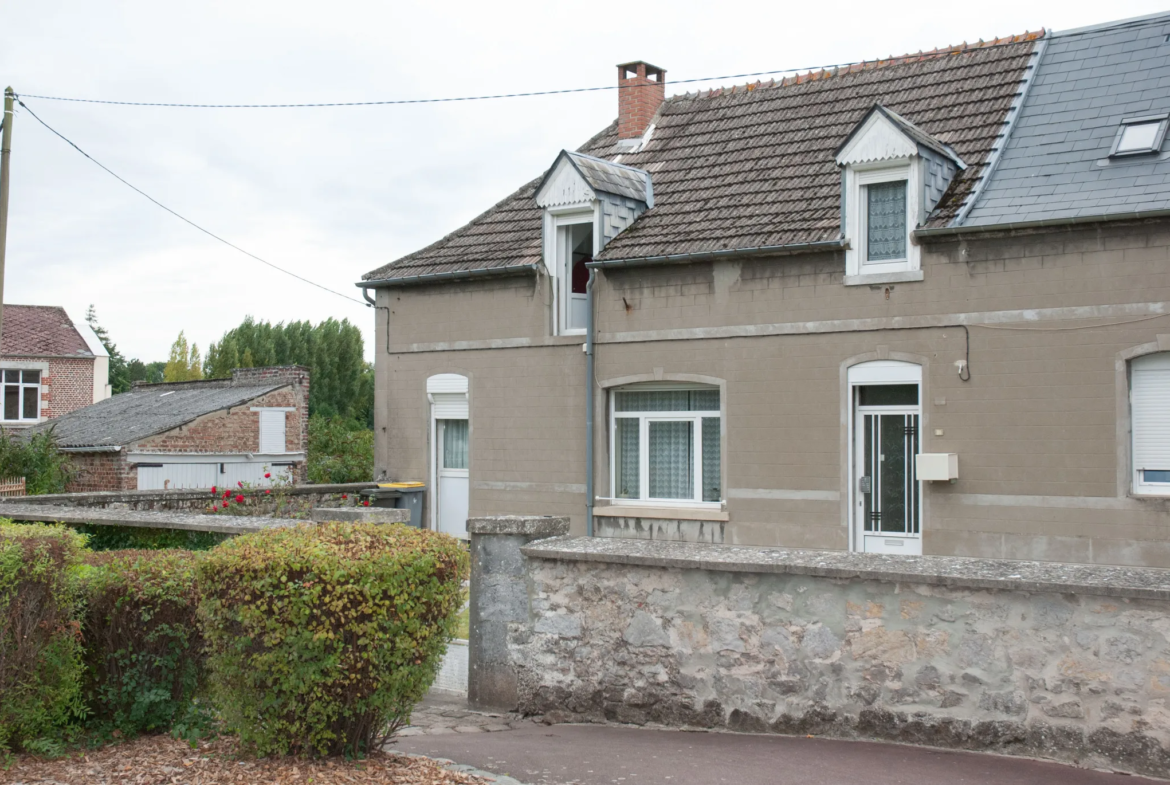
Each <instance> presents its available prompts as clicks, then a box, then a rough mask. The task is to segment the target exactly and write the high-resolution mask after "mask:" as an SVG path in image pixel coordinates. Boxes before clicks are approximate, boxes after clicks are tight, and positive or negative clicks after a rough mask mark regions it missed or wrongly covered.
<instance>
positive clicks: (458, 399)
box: [431, 393, 468, 420]
mask: <svg viewBox="0 0 1170 785" xmlns="http://www.w3.org/2000/svg"><path fill="white" fill-rule="evenodd" d="M431 397H432V398H434V400H435V411H434V416H435V419H436V420H466V419H467V418H468V406H467V393H433V394H432V395H431Z"/></svg>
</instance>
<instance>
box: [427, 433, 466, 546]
mask: <svg viewBox="0 0 1170 785" xmlns="http://www.w3.org/2000/svg"><path fill="white" fill-rule="evenodd" d="M435 424H436V428H435V431H436V433H435V442H436V453H437V455H436V458H437V461H436V464H437V467H436V468H437V471H436V474H437V475H438V478H437V479H438V485H439V492H438V493H437V494H436V498H437V499H438V506H439V509H438V511H437V513H438V515H437V517H438V524H439V531H441V532H444V533H446V534H450V535H453V536H455V537H464V538H466V537H467V501H468V487H469V483H470V478H469V476H468V469H467V448H468V435H469V434H468V430H469V429H468V421H467V420H466V419H459V420H455V419H450V420H436V421H435Z"/></svg>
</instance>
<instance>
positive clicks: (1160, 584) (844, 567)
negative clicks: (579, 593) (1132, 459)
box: [521, 537, 1170, 600]
mask: <svg viewBox="0 0 1170 785" xmlns="http://www.w3.org/2000/svg"><path fill="white" fill-rule="evenodd" d="M521 552H522V553H523V554H524V555H525V556H527V557H529V558H533V559H550V560H558V561H593V562H608V563H611V564H626V565H634V566H642V567H664V568H673V569H699V570H715V571H722V572H757V573H769V574H791V575H814V576H820V577H826V578H845V579H854V580H873V581H882V582H886V583H918V584H926V585H932V586H945V587H949V588H966V589H993V590H997V591H1023V592H1046V593H1071V594H1089V595H1097V596H1106V597H1128V598H1133V599H1157V600H1170V570H1161V569H1154V568H1141V567H1109V566H1100V565H1087V564H1062V563H1059V562H1030V561H1009V560H1006V559H970V558H962V557H957V556H889V555H883V554H875V553H849V552H847V551H813V550H795V549H792V550H788V549H781V548H758V547H745V546H733V545H708V544H697V543H681V542H669V541H660V540H627V539H599V538H587V537H574V538H569V537H561V538H557V539H550V540H544V541H541V542H536V543H532V544H530V545H527V546H525V547H524V548H522V549H521Z"/></svg>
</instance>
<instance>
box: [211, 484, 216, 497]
mask: <svg viewBox="0 0 1170 785" xmlns="http://www.w3.org/2000/svg"><path fill="white" fill-rule="evenodd" d="M215 493H216V488H215V486H214V485H212V486H211V495H212V496H214V495H215Z"/></svg>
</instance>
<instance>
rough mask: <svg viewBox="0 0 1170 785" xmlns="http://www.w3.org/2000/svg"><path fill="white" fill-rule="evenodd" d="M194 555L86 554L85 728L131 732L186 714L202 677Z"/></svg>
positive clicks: (152, 728)
mask: <svg viewBox="0 0 1170 785" xmlns="http://www.w3.org/2000/svg"><path fill="white" fill-rule="evenodd" d="M202 556H203V554H201V553H195V552H192V551H181V550H137V551H107V552H104V553H93V554H89V555H88V556H87V558H86V562H87V563H88V564H89V565H90V566H92V567H93V568H94V569H93V570H92V571H90V572H89V573H88V574H87V576H86V580H85V589H86V609H85V616H84V622H83V627H82V629H83V633H84V637H85V664H86V681H85V697H86V703H87V705H88V707H89V711H90V718H89V719H90V723H91V725H94V726H97V727H103V726H104V727H107V728H111V729H117V730H119V731H121V732H122V733H123V734H126V735H132V734H135V733H145V732H150V731H161V730H168V729H170V728H171V727H172V725H174V724H175V722H176V721H177V720H179V719H180V718H183V717H184V716H186V715H187V712H188V710H189V708H190V706H191V701H192V699H193V698H194V697H195V695H196V692H197V690H198V688H199V686H200V684H201V682H202V677H203V673H204V667H203V665H204V656H203V636H202V635H201V634H200V631H199V627H198V622H197V617H196V611H197V608H198V604H199V591H198V587H197V585H196V567H197V565H198V563H199V560H200V558H201V557H202Z"/></svg>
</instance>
